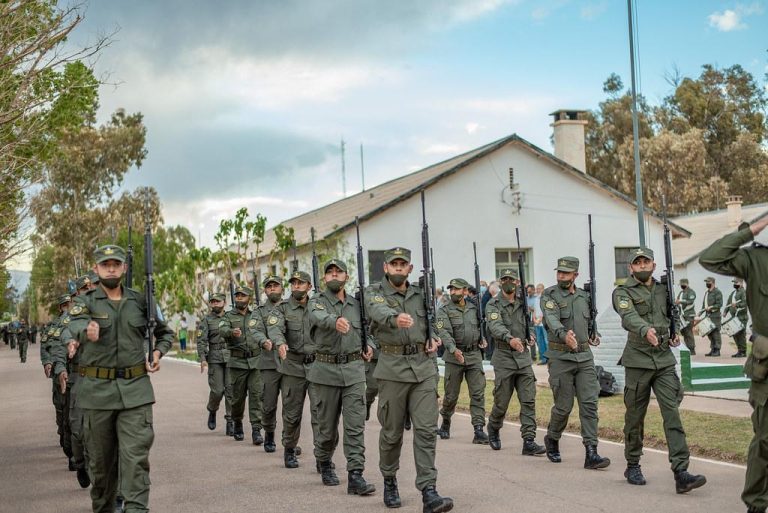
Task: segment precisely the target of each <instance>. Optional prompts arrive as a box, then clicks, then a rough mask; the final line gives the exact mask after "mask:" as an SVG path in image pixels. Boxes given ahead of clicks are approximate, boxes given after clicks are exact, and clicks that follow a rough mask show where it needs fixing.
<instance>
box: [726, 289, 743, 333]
mask: <svg viewBox="0 0 768 513" xmlns="http://www.w3.org/2000/svg"><path fill="white" fill-rule="evenodd" d="M733 303H736V306H733ZM725 313H727V314H728V316H729V317H733V316H734V315H735V316H737V317H738V318H739V320H740V321H741V322H742V324H744V325H746V324H747V293H746V292H745V291H744V287H739V288H738V289H734V290H733V292H731V293H730V294H729V295H728V301H726V303H725Z"/></svg>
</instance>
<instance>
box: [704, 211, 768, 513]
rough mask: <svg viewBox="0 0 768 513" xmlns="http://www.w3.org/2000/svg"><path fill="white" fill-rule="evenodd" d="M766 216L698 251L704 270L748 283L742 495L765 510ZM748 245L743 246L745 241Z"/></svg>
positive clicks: (754, 508)
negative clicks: (748, 420)
mask: <svg viewBox="0 0 768 513" xmlns="http://www.w3.org/2000/svg"><path fill="white" fill-rule="evenodd" d="M766 226H768V217H763V218H762V219H761V220H759V221H757V222H755V223H753V224H752V226H749V225H748V224H746V223H742V226H741V227H740V229H739V231H737V232H736V233H731V234H728V235H726V236H725V237H723V238H722V239H720V240H717V241H715V242H714V243H713V244H712V245H711V246H710V247H708V248H707V249H705V250H704V251H703V252H702V253H701V255H700V256H699V263H700V264H701V265H702V266H704V268H705V269H707V270H709V271H712V272H716V273H719V274H724V275H726V276H736V277H739V278H741V279H743V280H746V282H747V291H746V294H747V307H748V308H749V313H750V314H751V316H752V336H751V337H750V340H751V341H752V354H751V355H750V356H749V358H747V363H746V365H745V366H744V372H745V374H746V375H747V376H748V377H749V378H750V379H751V381H752V382H751V384H750V388H749V403H750V404H751V405H752V408H753V413H752V428H753V430H754V436H753V437H752V442H751V443H750V444H749V452H748V453H747V474H746V479H745V482H744V491H743V492H742V494H741V500H743V501H744V504H746V505H747V508H748V509H747V513H765V510H766V507H768V409H767V408H766V405H768V289H766V287H765V284H766V283H768V230H766V229H765V228H766ZM752 240H754V241H755V242H754V243H753V244H752V246H750V247H747V248H742V247H741V246H743V245H744V244H748V243H749V242H750V241H752Z"/></svg>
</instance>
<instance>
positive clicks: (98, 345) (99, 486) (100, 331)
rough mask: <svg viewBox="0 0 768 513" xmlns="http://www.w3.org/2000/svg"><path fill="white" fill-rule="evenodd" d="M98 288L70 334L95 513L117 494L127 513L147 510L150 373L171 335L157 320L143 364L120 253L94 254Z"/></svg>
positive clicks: (141, 326) (140, 312)
mask: <svg viewBox="0 0 768 513" xmlns="http://www.w3.org/2000/svg"><path fill="white" fill-rule="evenodd" d="M94 257H95V261H96V271H97V273H98V275H99V287H98V288H97V289H95V290H94V291H93V292H91V293H88V294H85V295H82V296H79V297H78V298H77V302H76V303H75V304H74V305H73V307H72V310H71V314H72V321H71V323H70V327H69V330H70V332H71V334H72V336H73V338H74V340H73V341H72V342H70V344H69V354H70V355H74V353H75V352H76V351H77V350H78V348H82V349H81V353H80V365H79V374H80V378H81V379H80V381H79V383H78V392H77V403H78V406H79V407H80V408H82V409H83V412H84V426H85V428H84V440H85V447H86V452H87V453H88V458H89V460H88V461H89V466H90V476H91V479H92V481H93V486H92V487H91V501H92V505H93V511H94V512H99V513H106V512H111V511H113V508H114V505H115V499H116V493H117V490H118V476H119V487H120V493H121V495H122V496H123V497H124V499H125V510H126V511H148V504H149V450H150V448H151V447H152V442H153V440H154V431H153V429H152V404H153V403H154V402H155V396H154V391H153V389H152V382H151V381H150V379H149V373H153V372H157V371H158V370H159V369H160V358H161V357H162V356H163V355H164V354H165V353H166V352H168V350H169V349H170V348H171V344H172V343H173V330H171V329H170V328H169V327H168V326H167V325H166V323H165V321H164V320H163V318H162V315H157V325H156V327H155V329H154V333H153V335H154V337H156V342H155V344H154V350H153V352H152V361H151V362H149V360H148V358H147V354H146V341H145V334H146V330H147V329H148V327H147V322H146V319H147V311H146V310H147V304H146V299H145V297H144V295H143V294H141V293H139V292H137V291H135V290H132V289H129V288H126V287H123V286H122V285H121V281H122V278H123V273H124V272H125V250H124V249H123V248H121V247H119V246H114V245H107V246H102V247H100V248H98V249H97V250H96V251H95V253H94Z"/></svg>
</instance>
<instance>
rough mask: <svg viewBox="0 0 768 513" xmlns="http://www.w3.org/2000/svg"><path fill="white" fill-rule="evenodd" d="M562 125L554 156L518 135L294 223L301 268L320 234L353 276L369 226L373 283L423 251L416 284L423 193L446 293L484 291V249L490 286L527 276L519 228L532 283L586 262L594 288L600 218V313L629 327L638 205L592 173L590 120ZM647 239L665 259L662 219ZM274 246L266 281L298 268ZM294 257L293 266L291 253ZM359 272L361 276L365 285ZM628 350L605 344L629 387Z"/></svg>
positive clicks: (649, 227)
mask: <svg viewBox="0 0 768 513" xmlns="http://www.w3.org/2000/svg"><path fill="white" fill-rule="evenodd" d="M553 115H554V117H555V121H554V123H553V125H552V126H553V127H554V140H555V146H556V147H555V154H554V155H553V154H551V153H549V152H546V151H544V150H542V149H541V148H538V147H536V146H534V145H533V144H531V143H530V142H528V141H526V140H525V139H523V138H522V137H520V136H518V135H516V134H513V135H511V136H508V137H505V138H503V139H500V140H498V141H494V142H491V143H489V144H487V145H485V146H481V147H479V148H476V149H474V150H472V151H469V152H467V153H464V154H462V155H458V156H456V157H453V158H451V159H448V160H446V161H443V162H440V163H437V164H435V165H432V166H430V167H427V168H425V169H422V170H420V171H416V172H414V173H411V174H408V175H405V176H402V177H399V178H395V179H393V180H391V181H389V182H386V183H383V184H381V185H378V186H376V187H373V188H371V189H369V190H366V191H364V192H361V193H359V194H355V195H354V196H350V197H348V198H345V199H342V200H339V201H336V202H334V203H331V204H329V205H326V206H324V207H321V208H319V209H316V210H313V211H311V212H307V213H305V214H302V215H300V216H297V217H294V218H292V219H288V220H285V221H284V222H283V223H282V224H283V225H285V226H287V227H292V228H293V229H294V230H295V238H296V240H297V244H298V258H297V259H298V261H299V267H300V268H301V269H304V270H307V271H309V270H310V261H311V260H310V244H309V242H310V229H311V228H313V227H314V229H315V231H316V236H317V239H318V240H320V239H327V240H331V241H332V243H331V245H332V246H335V248H336V249H335V250H332V251H330V252H329V251H328V250H327V249H326V248H325V246H322V245H321V246H320V252H321V253H325V256H326V257H329V256H330V253H331V252H333V253H335V255H334V256H337V257H341V258H344V259H345V260H347V261H348V262H349V263H350V264H351V265H353V264H354V256H355V246H356V240H355V228H354V220H355V216H358V217H359V218H360V237H361V242H362V246H363V248H364V250H365V252H364V255H365V260H366V266H367V273H366V280H367V282H368V283H371V282H374V281H377V280H379V279H380V278H381V276H382V269H381V268H382V259H383V252H384V250H386V249H388V248H391V247H393V246H404V247H407V248H410V249H411V250H412V252H413V254H412V263H413V264H414V274H412V275H411V279H412V280H413V281H416V280H417V279H418V276H419V274H418V272H419V270H420V269H421V267H422V250H421V223H422V216H421V203H420V192H421V191H424V192H425V195H426V216H427V222H428V223H429V229H430V232H429V235H430V243H431V246H432V249H433V252H434V268H435V273H436V280H435V281H436V283H437V286H438V287H441V286H445V285H446V284H447V283H448V281H449V280H450V279H451V278H454V277H463V278H465V279H467V280H468V281H469V282H470V283H472V282H473V255H472V242H476V243H477V258H478V263H479V265H480V272H481V279H484V280H487V281H491V280H492V279H495V277H496V276H498V273H499V270H500V269H503V268H506V267H513V268H516V267H517V260H516V255H517V246H516V241H515V228H519V229H520V243H521V246H522V251H523V252H524V253H525V258H526V262H528V265H527V267H528V268H527V269H526V282H527V283H539V282H541V283H544V284H545V285H546V286H550V285H552V284H554V283H555V271H554V270H553V269H554V267H555V262H556V260H557V259H558V257H561V256H565V255H572V256H576V257H578V258H579V259H580V260H581V275H580V276H579V278H578V279H577V283H578V284H579V285H582V284H583V283H584V282H585V281H587V280H588V274H589V268H588V226H587V214H591V215H592V230H593V236H594V241H595V244H596V268H597V284H598V287H597V290H598V308H599V311H600V312H601V314H606V315H608V317H611V316H614V317H615V318H617V316H615V314H614V313H613V310H612V308H611V306H610V303H611V292H612V289H613V287H614V283H615V281H616V280H617V279H621V278H624V277H626V276H627V255H628V252H629V250H630V248H632V247H636V246H637V244H638V227H637V211H636V207H635V203H634V202H633V201H632V200H631V199H630V198H628V197H626V196H625V195H623V194H621V193H620V192H618V191H616V190H615V189H613V188H611V187H609V186H607V185H605V184H604V183H602V182H600V181H598V180H596V179H595V178H593V177H591V176H589V175H587V174H586V173H585V154H584V126H585V125H586V121H582V120H581V119H579V117H580V116H579V112H577V111H562V110H561V111H557V112H555V113H553ZM672 230H673V234H674V235H675V236H677V237H687V236H688V235H689V233H688V232H687V231H686V230H685V229H683V228H681V227H679V226H677V225H675V224H674V223H673V224H672ZM646 237H647V241H648V245H649V246H650V247H651V248H653V249H654V250H656V252H657V254H658V255H663V224H662V220H661V219H660V218H658V217H657V216H655V215H653V214H652V213H649V214H648V215H647V217H646ZM274 245H275V235H274V231H273V230H269V231H268V233H267V234H266V237H265V241H264V242H263V243H262V244H261V251H260V253H261V254H262V256H261V257H260V258H259V265H258V268H259V274H260V275H262V276H263V275H264V273H268V272H273V271H274V270H279V269H280V268H281V267H290V264H289V263H288V262H286V261H284V262H282V263H278V262H275V261H274V260H272V261H270V256H269V255H265V253H268V252H269V250H270V249H271V248H273V247H274ZM286 258H287V259H290V258H291V255H290V252H289V254H288V255H286ZM321 265H322V262H321ZM659 267H661V265H660V266H659ZM355 272H356V271H354V270H353V267H350V274H351V275H352V279H353V280H355V279H356V274H355ZM249 274H250V273H249ZM250 279H252V278H251V276H249V280H250ZM615 318H614V322H615ZM604 335H605V333H604ZM611 338H612V339H614V340H613V341H610V340H608V339H611ZM625 340H626V337H625V334H624V333H623V332H620V331H619V332H617V333H616V335H615V336H613V337H604V342H605V343H604V344H603V345H602V346H601V348H600V350H599V351H598V353H599V355H602V356H601V357H600V358H602V360H604V363H606V364H607V365H605V366H606V367H607V368H608V369H609V370H611V372H614V371H618V372H619V373H620V374H621V375H622V376H623V372H622V371H621V370H620V369H618V368H617V367H616V366H615V363H616V361H617V360H618V355H619V354H620V353H621V349H622V348H623V345H624V341H625ZM600 358H599V359H600ZM618 377H619V378H621V376H618ZM622 381H623V379H620V382H622Z"/></svg>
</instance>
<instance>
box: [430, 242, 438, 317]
mask: <svg viewBox="0 0 768 513" xmlns="http://www.w3.org/2000/svg"><path fill="white" fill-rule="evenodd" d="M429 265H430V266H431V267H432V270H431V271H430V274H429V276H430V278H432V301H434V300H435V298H436V297H437V289H436V288H435V287H436V286H435V255H434V253H432V248H429ZM435 308H437V305H435Z"/></svg>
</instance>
